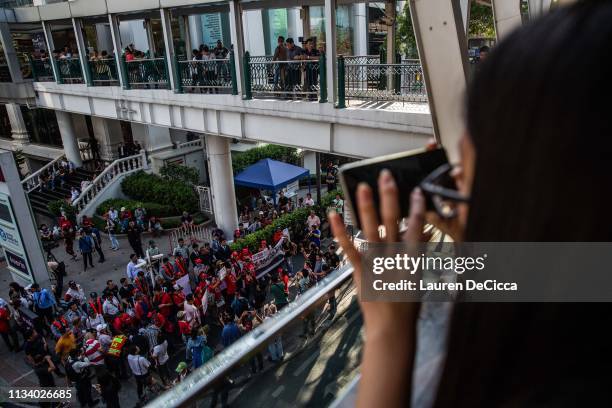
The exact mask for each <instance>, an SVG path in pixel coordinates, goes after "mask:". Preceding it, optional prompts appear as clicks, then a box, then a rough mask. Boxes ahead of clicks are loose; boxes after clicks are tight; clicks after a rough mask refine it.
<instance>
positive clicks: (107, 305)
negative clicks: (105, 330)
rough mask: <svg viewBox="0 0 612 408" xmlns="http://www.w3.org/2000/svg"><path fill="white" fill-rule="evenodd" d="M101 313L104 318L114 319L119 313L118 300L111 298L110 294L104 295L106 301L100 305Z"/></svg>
mask: <svg viewBox="0 0 612 408" xmlns="http://www.w3.org/2000/svg"><path fill="white" fill-rule="evenodd" d="M102 312H103V313H104V315H105V316H109V317H110V318H111V319H114V318H115V317H116V316H117V314H118V313H119V299H117V298H116V297H115V296H113V295H112V294H111V293H109V294H107V295H106V300H105V301H104V303H103V304H102Z"/></svg>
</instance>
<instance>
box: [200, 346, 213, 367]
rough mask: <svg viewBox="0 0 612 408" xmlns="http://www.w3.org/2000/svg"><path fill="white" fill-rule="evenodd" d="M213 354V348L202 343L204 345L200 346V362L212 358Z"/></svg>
mask: <svg viewBox="0 0 612 408" xmlns="http://www.w3.org/2000/svg"><path fill="white" fill-rule="evenodd" d="M214 354H215V352H214V351H213V349H211V348H210V347H208V346H207V345H204V347H203V348H202V364H204V363H206V362H207V361H209V360H210V359H211V358H213V356H214Z"/></svg>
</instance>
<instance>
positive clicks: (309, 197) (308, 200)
mask: <svg viewBox="0 0 612 408" xmlns="http://www.w3.org/2000/svg"><path fill="white" fill-rule="evenodd" d="M313 205H315V202H314V200H313V199H312V194H310V193H307V194H306V199H305V200H304V207H312V206H313Z"/></svg>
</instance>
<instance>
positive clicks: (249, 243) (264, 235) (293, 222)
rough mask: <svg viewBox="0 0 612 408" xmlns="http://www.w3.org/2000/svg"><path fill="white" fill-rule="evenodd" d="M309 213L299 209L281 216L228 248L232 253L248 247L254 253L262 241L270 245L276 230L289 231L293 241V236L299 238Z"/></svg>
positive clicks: (304, 209) (308, 209) (308, 210)
mask: <svg viewBox="0 0 612 408" xmlns="http://www.w3.org/2000/svg"><path fill="white" fill-rule="evenodd" d="M309 213H310V208H300V209H297V210H295V211H293V212H291V213H289V214H285V215H282V216H280V217H279V218H277V219H276V220H274V221H273V222H272V224H270V225H268V226H267V227H265V228H262V229H260V230H259V231H255V232H254V233H252V234H249V235H247V236H246V237H244V238H241V239H239V240H237V241H236V242H233V243H232V245H231V246H230V247H231V248H232V250H233V251H240V250H241V249H242V248H245V247H248V248H249V250H250V251H251V252H253V253H255V252H257V250H258V249H259V244H260V243H261V241H262V240H264V239H265V240H266V241H267V242H268V243H272V238H273V236H274V231H275V230H276V228H280V229H285V228H287V229H289V232H290V234H291V237H292V239H295V236H298V237H301V236H302V234H303V232H304V228H305V226H306V218H308V214H309Z"/></svg>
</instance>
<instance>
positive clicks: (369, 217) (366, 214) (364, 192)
mask: <svg viewBox="0 0 612 408" xmlns="http://www.w3.org/2000/svg"><path fill="white" fill-rule="evenodd" d="M357 209H358V211H359V220H360V221H361V229H362V230H363V233H364V235H365V237H366V240H368V241H369V242H379V241H380V236H379V235H378V225H379V224H378V214H376V207H375V206H374V196H373V193H372V189H371V188H370V186H368V185H367V184H366V183H359V185H358V186H357Z"/></svg>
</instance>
